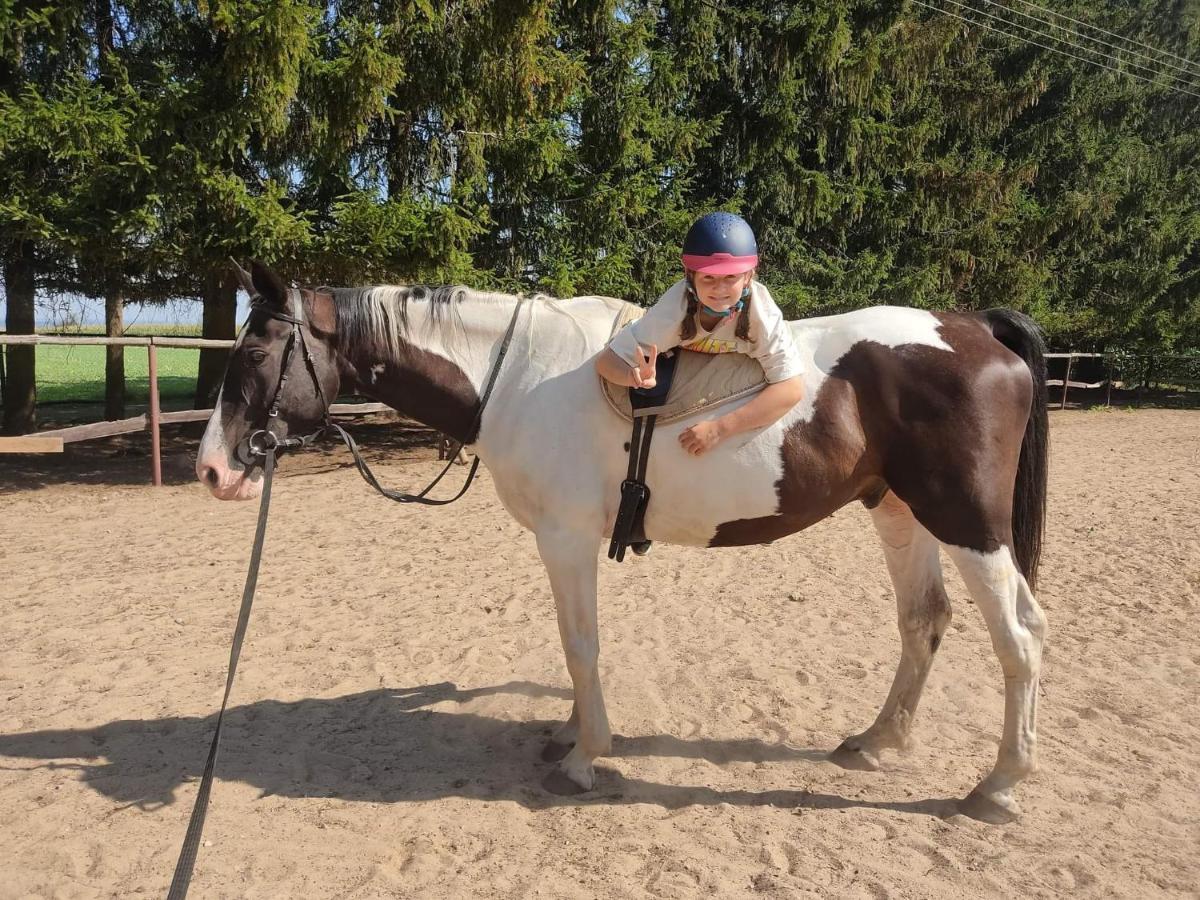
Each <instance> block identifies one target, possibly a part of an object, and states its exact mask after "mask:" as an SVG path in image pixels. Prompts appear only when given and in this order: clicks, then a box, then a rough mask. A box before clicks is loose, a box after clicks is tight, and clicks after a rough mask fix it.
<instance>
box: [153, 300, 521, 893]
mask: <svg viewBox="0 0 1200 900" xmlns="http://www.w3.org/2000/svg"><path fill="white" fill-rule="evenodd" d="M289 293H290V294H291V296H292V297H293V298H294V300H295V303H294V306H295V309H296V311H297V314H298V315H297V316H295V317H293V316H289V315H287V314H285V313H281V312H277V311H275V310H272V309H268V308H267V307H266V306H265V305H263V304H262V303H261V302H260V303H257V304H256V303H254V302H253V298H251V312H252V313H253V312H262V313H263V314H264V315H267V316H270V317H271V318H274V319H279V320H280V321H283V322H291V323H292V331H291V334H289V335H288V342H287V345H286V346H285V347H284V351H283V365H282V368H281V369H280V373H279V383H278V384H277V385H276V386H275V395H274V396H273V397H272V398H271V406H270V408H269V409H268V412H267V423H266V425H265V426H264V427H263V428H260V429H259V430H257V431H255V432H252V433H251V434H250V436H249V437H248V438H247V439H246V442H245V443H246V452H247V453H248V454H249V456H250V457H251V458H252V460H253V461H254V462H257V461H258V460H259V459H261V460H262V466H263V490H262V500H261V501H260V503H259V507H258V524H257V525H256V526H255V529H254V545H253V548H252V549H251V551H250V568H249V571H247V573H246V584H245V587H243V589H242V606H241V609H240V611H239V612H238V621H237V626H236V627H235V628H234V631H233V647H232V649H231V650H230V653H229V671H228V673H227V674H226V676H225V695H224V697H223V698H222V699H221V709H220V710H219V711H218V712H217V724H216V728H215V730H214V731H213V739H212V744H211V745H210V746H209V749H208V761H207V762H205V764H204V772H203V774H202V775H201V776H200V790H199V791H198V792H197V793H196V803H195V805H194V806H193V807H192V815H191V818H190V819H189V820H188V827H187V833H186V835H185V836H184V839H183V847H182V849H181V850H180V851H179V860H178V862H177V863H176V864H175V874H174V876H173V877H172V879H171V887H170V890H169V892H168V893H167V900H184V898H185V897H187V893H188V887H189V886H190V885H191V882H192V872H193V870H194V869H195V866H196V856H197V854H198V852H199V846H200V836H201V834H202V833H203V831H204V819H205V816H206V814H207V813H208V800H209V796H210V794H211V793H212V780H213V772H214V770H215V768H216V764H217V751H218V750H219V749H220V744H221V724H222V721H223V719H224V717H225V707H226V705H227V704H228V703H229V693H230V691H231V690H232V689H233V676H234V674H235V673H236V672H237V665H238V659H239V657H240V656H241V653H242V642H243V640H244V639H245V637H246V626H247V624H248V623H249V621H250V607H251V606H252V605H253V603H254V590H255V588H256V587H257V585H258V568H259V564H260V563H261V562H262V549H263V542H264V540H265V539H266V534H267V512H268V510H269V509H270V507H271V482H272V479H273V477H274V474H275V454H276V452H277V451H279V450H291V449H297V448H300V447H307V446H309V445H311V444H314V443H316V441H317V440H318V439H320V438H321V436H322V435H324V434H325V433H326V432H328V431H335V432H337V434H338V435H339V436H340V437H341V439H342V440H343V441H344V442H345V444H346V446H347V447H348V448H349V449H350V452H351V453H352V454H353V456H354V462H355V464H356V465H357V466H358V471H359V472H360V473H361V474H362V477H363V480H365V481H366V482H367V484H369V485H371V487H373V488H375V490H377V491H378V492H379V493H380V494H382V495H383V496H384V497H387V498H388V499H389V500H395V501H397V502H398V503H422V504H425V505H427V506H445V505H446V504H448V503H453V502H454V501H455V500H457V499H458V498H459V497H461V496H462V495H463V494H465V493H466V492H467V488H469V487H470V486H471V482H472V481H473V480H474V478H475V472H476V471H477V470H478V469H479V457H478V456H476V457H475V459H474V461H473V462H472V463H471V470H470V471H469V472H468V473H467V480H466V482H465V483H464V484H463V486H462V489H461V490H460V491H459V492H458V493H457V494H455V495H454V496H453V497H451V498H450V499H448V500H435V499H432V498H430V497H427V496H426V494H428V493H429V492H430V491H431V490H433V488H434V487H435V486H436V485H437V484H438V482H440V481H441V480H442V477H443V476H444V475H445V474H446V473H447V472H448V471H450V466H451V465H452V464H453V463H454V457H453V456H452V457H451V458H450V461H449V462H447V463H446V467H445V468H444V469H442V471H441V472H440V473H439V474H438V476H437V478H435V479H433V481H432V482H430V483H429V484H428V485H427V486H426V487H425V489H424V490H422V491H421V492H420V493H418V494H407V493H405V492H403V491H396V490H391V489H389V488H385V487H383V486H382V485H381V484H380V483H379V480H378V479H377V478H376V477H375V475H374V473H373V472H371V468H370V466H368V465H367V463H366V461H365V460H364V459H363V458H362V454H361V453H360V452H359V449H358V444H356V443H355V441H354V438H352V437H351V436H350V433H349V432H348V431H346V429H344V428H342V426H341V425H338V424H337V423H335V422H333V421H332V420H331V418H330V414H329V403H328V402H327V401H326V398H325V391H324V389H323V388H322V387H321V379H320V378H319V377H318V376H317V369H316V364H315V363H314V362H313V358H312V354H311V353H310V352H309V350H308V345H307V344H306V343H305V341H304V328H305V322H304V319H303V316H304V308H303V305H302V303H301V298H300V292H299V291H296V290H295V289H291V290H290V291H289ZM525 299H526V298H525V297H521V298H520V299H519V300H518V301H517V307H516V309H514V310H513V314H512V319H511V320H509V323H508V330H507V331H506V332H505V334H504V340H503V341H502V342H501V344H500V351H499V353H498V354H497V355H496V361H495V362H494V363H493V364H492V371H491V374H490V375H489V376H488V381H487V386H486V387H485V388H484V391H483V396H482V397H481V398H480V401H479V410H478V411H477V412H476V413H475V419H474V421H473V422H472V424H471V430H470V431H469V432H468V435H469V436H470V435H477V434H478V433H479V428H480V426H481V424H482V422H483V410H484V407H486V406H487V402H488V398H489V397H491V395H492V388H494V387H495V386H496V380H497V378H499V376H500V367H501V366H502V365H503V364H504V357H505V356H506V355H507V354H508V348H509V345H510V344H511V343H512V337H513V333H514V332H515V331H516V327H517V317H518V316H519V315H520V312H521V307H522V306H524V305H525ZM297 343H299V344H300V349H301V352H302V353H303V355H304V363H305V367H306V368H307V369H308V372H309V374H310V375H311V376H312V379H313V384H315V385H316V388H317V393H318V394H319V395H320V397H321V402H322V404H323V405H324V409H325V421H324V423H323V424H322V425H321V426H320V427H319V428H318V429H317V430H316V431H313V432H311V433H310V434H306V435H303V436H300V437H285V438H281V437H279V436H278V435H277V434H276V433H275V432H274V431H272V430H271V424H272V422H274V421H276V420H277V419H278V417H279V398H280V396H281V395H282V394H283V388H284V385H285V384H287V380H288V369H289V366H290V363H291V356H292V353H293V351H294V349H295V345H296V344H297ZM238 451H239V456H240V455H241V445H239V447H238Z"/></svg>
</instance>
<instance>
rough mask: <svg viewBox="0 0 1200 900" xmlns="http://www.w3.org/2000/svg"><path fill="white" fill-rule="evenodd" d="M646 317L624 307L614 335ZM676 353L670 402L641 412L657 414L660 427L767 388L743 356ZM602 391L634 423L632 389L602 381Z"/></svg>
mask: <svg viewBox="0 0 1200 900" xmlns="http://www.w3.org/2000/svg"><path fill="white" fill-rule="evenodd" d="M643 313H645V310H644V309H642V307H640V306H634V305H633V304H632V303H626V304H624V305H623V306H622V307H621V311H620V312H619V313H617V317H616V319H615V320H614V321H613V329H612V334H613V335H615V334H616V333H617V332H618V331H620V330H621V329H622V328H624V327H625V326H626V325H628V324H629V323H630V322H634V321H636V320H638V319H640V318H641V317H642V315H643ZM609 339H610V340H611V339H612V335H610V336H609ZM675 352H676V353H678V354H679V362H678V363H677V364H676V366H675V381H674V382H673V383H672V384H671V392H670V393H669V394H667V402H666V403H665V404H663V405H662V406H659V407H655V408H654V409H640V410H638V415H640V416H645V415H650V414H655V415H657V416H658V421H659V422H660V423H666V422H674V421H675V420H676V419H683V418H686V417H687V416H692V415H695V414H696V413H699V412H703V411H704V410H706V409H709V408H710V407H713V406H719V405H720V404H722V403H728V402H729V401H730V400H736V399H738V398H739V397H747V396H749V395H750V394H756V393H758V392H759V391H761V390H762V389H763V388H764V387H766V385H767V379H766V376H765V375H764V374H763V369H762V366H761V365H759V362H758V360H756V359H753V358H752V357H749V356H746V355H745V354H743V353H697V352H696V351H694V350H683V349H676V351H675ZM600 388H601V391H602V393H603V394H604V398H605V399H606V400H607V401H608V405H609V406H611V407H612V408H613V411H614V412H616V413H617V415H619V416H621V417H622V418H624V419H627V420H629V421H633V406H632V404H631V403H630V402H629V388H627V387H622V386H621V385H618V384H613V383H612V382H611V381H606V380H605V379H603V378H601V379H600Z"/></svg>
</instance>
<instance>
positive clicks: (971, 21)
mask: <svg viewBox="0 0 1200 900" xmlns="http://www.w3.org/2000/svg"><path fill="white" fill-rule="evenodd" d="M912 2H913V3H916V4H917V5H918V6H924V7H926V8H927V9H931V10H933V11H934V12H938V13H941V14H942V15H946V16H953V17H954V18H956V19H960V20H962V21H963V22H966V23H967V24H968V25H975V26H977V27H979V28H986V29H987V30H988V31H994V32H996V33H997V34H1002V35H1004V36H1005V37H1009V38H1014V39H1016V40H1019V41H1024V42H1025V43H1027V44H1032V45H1033V46H1035V47H1041V48H1042V49H1043V50H1049V51H1051V52H1052V53H1059V54H1062V55H1063V56H1069V57H1071V59H1075V60H1078V61H1079V62H1085V63H1090V64H1091V65H1093V66H1099V67H1100V68H1102V69H1108V70H1109V71H1111V72H1116V73H1117V74H1118V75H1127V76H1129V77H1131V78H1136V79H1137V80H1139V81H1144V82H1146V83H1147V84H1152V85H1155V86H1157V87H1161V88H1166V89H1167V90H1169V91H1175V92H1176V93H1180V94H1187V95H1188V96H1191V97H1200V93H1196V92H1194V91H1189V90H1187V89H1186V88H1182V87H1178V86H1177V85H1175V84H1169V83H1164V82H1161V81H1158V80H1155V79H1152V78H1146V77H1145V76H1143V75H1138V74H1137V73H1136V72H1130V71H1128V70H1126V69H1119V68H1117V67H1115V66H1109V65H1105V64H1104V63H1103V62H1100V61H1099V60H1095V59H1088V58H1087V57H1083V56H1076V55H1075V54H1074V53H1068V52H1067V51H1066V50H1063V49H1062V48H1061V47H1052V46H1048V45H1046V44H1041V43H1038V42H1037V41H1034V40H1030V39H1029V38H1026V37H1022V36H1021V35H1019V34H1013V33H1012V32H1010V31H1005V30H1004V29H1003V28H996V27H994V26H992V25H988V24H987V23H986V22H980V21H977V20H975V19H969V18H967V17H966V16H961V15H959V14H958V13H955V12H952V11H950V10H948V9H944V8H943V7H941V6H936V5H934V4H932V3H926V2H925V0H912ZM949 2H954V0H949ZM955 5H956V6H962V7H963V8H964V9H972V11H975V10H974V9H973V7H969V6H964V5H963V4H961V3H955ZM989 18H992V19H996V21H1001V22H1005V24H1016V23H1009V22H1007V21H1006V20H1004V19H998V18H997V17H996V16H989ZM1025 30H1026V31H1031V30H1032V29H1028V28H1026V29H1025ZM1035 33H1036V32H1035ZM1051 40H1055V41H1059V42H1060V43H1064V44H1066V45H1067V46H1069V47H1074V48H1075V49H1076V50H1083V51H1085V52H1089V53H1095V52H1098V51H1095V50H1092V49H1091V48H1087V47H1080V46H1078V45H1076V44H1073V43H1071V42H1070V41H1067V40H1064V39H1062V38H1055V37H1052V38H1051Z"/></svg>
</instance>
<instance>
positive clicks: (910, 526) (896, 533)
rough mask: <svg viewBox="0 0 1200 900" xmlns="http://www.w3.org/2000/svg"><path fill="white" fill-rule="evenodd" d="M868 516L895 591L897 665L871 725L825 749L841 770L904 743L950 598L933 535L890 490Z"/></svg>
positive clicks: (872, 761) (870, 762) (873, 765)
mask: <svg viewBox="0 0 1200 900" xmlns="http://www.w3.org/2000/svg"><path fill="white" fill-rule="evenodd" d="M871 515H872V517H873V519H874V522H875V529H876V530H877V531H878V532H879V537H880V539H881V540H882V542H883V552H884V556H885V557H886V559H887V565H888V572H890V573H891V576H892V585H893V586H894V588H895V591H896V607H897V612H898V623H899V626H900V640H901V650H900V665H899V666H898V667H897V669H896V677H895V678H894V679H893V681H892V689H891V692H890V693H889V694H888V698H887V700H886V701H885V702H884V704H883V708H882V709H881V710H880V711H879V715H878V716H877V717H876V719H875V722H874V724H873V725H871V727H870V728H868V729H867V730H866V731H864V732H863V733H862V734H856V735H854V736H852V737H848V738H846V740H844V741H842V743H841V746H839V747H838V748H837V749H836V750H834V751H833V753H831V754H830V757H829V758H830V760H832V761H833V762H835V763H837V764H838V765H839V766H842V767H844V768H847V769H868V770H874V769H877V768H879V752H880V751H881V750H883V749H885V748H897V749H904V748H906V747H908V745H909V740H910V737H909V735H910V730H911V728H912V721H913V717H914V715H915V714H916V711H917V704H918V703H919V702H920V700H921V691H922V689H923V688H924V687H925V678H926V676H927V675H928V674H929V669H930V667H931V666H932V665H933V657H934V654H935V653H936V652H937V648H938V645H939V644H941V641H942V635H943V634H944V633H945V631H946V626H948V625H949V624H950V600H949V598H948V597H947V596H946V589H945V587H943V585H942V565H941V560H940V559H939V557H938V542H937V540H936V539H935V538H934V537H933V535H931V534H930V533H929V532H928V531H926V530H925V529H924V528H923V527H922V526H921V524H920V523H919V522H917V520H916V519H915V518H914V517H913V514H912V510H910V509H909V508H908V505H907V504H906V503H904V502H903V501H902V500H900V499H899V498H898V497H896V495H895V494H892V493H888V494H886V495H885V496H884V499H883V502H881V503H880V504H879V505H878V506H876V507H875V508H874V509H873V510H871Z"/></svg>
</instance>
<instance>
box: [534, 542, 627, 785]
mask: <svg viewBox="0 0 1200 900" xmlns="http://www.w3.org/2000/svg"><path fill="white" fill-rule="evenodd" d="M599 540H600V539H599V536H598V535H595V534H585V533H582V532H580V531H574V530H571V529H566V528H560V527H553V528H540V529H538V532H537V545H538V552H539V553H540V554H541V557H542V562H543V563H545V565H546V572H547V573H548V574H549V576H550V587H551V588H552V589H553V591H554V605H555V607H556V608H557V610H558V632H559V635H560V637H561V638H562V645H563V652H564V653H565V654H566V657H567V671H568V672H569V673H570V675H571V683H572V684H573V685H574V688H575V705H574V707H573V708H572V710H571V718H570V719H569V720H567V722H566V724H565V725H564V726H563V727H562V728H560V729H559V730H558V732H557V733H556V734H555V736H554V738H553V739H552V741H551V743H550V746H548V747H547V748H546V752H545V753H544V754H543V756H545V757H547V758H555V757H556V756H557V755H558V753H559V752H560V751H563V750H566V751H567V752H566V755H565V757H563V759H562V761H561V762H560V763H559V766H558V768H557V769H556V770H555V771H554V772H552V773H551V774H550V776H548V777H547V779H546V781H545V785H546V787H547V788H548V789H549V790H551V791H553V792H555V793H560V794H561V793H572V794H577V793H580V792H582V791H590V790H591V789H592V786H593V785H594V784H595V780H596V774H595V771H594V770H593V768H592V761H593V760H594V759H595V758H596V757H597V756H603V755H604V754H606V753H609V752H610V751H611V750H612V732H611V731H610V730H609V727H608V713H607V712H605V709H604V695H603V694H602V693H601V690H600V671H599V668H598V664H599V656H600V640H599V637H598V635H597V629H596V553H597V547H598V546H599ZM572 742H573V743H574V746H573V747H572V746H570V744H571V743H572ZM568 747H569V748H570V749H569V750H567V748H568Z"/></svg>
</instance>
